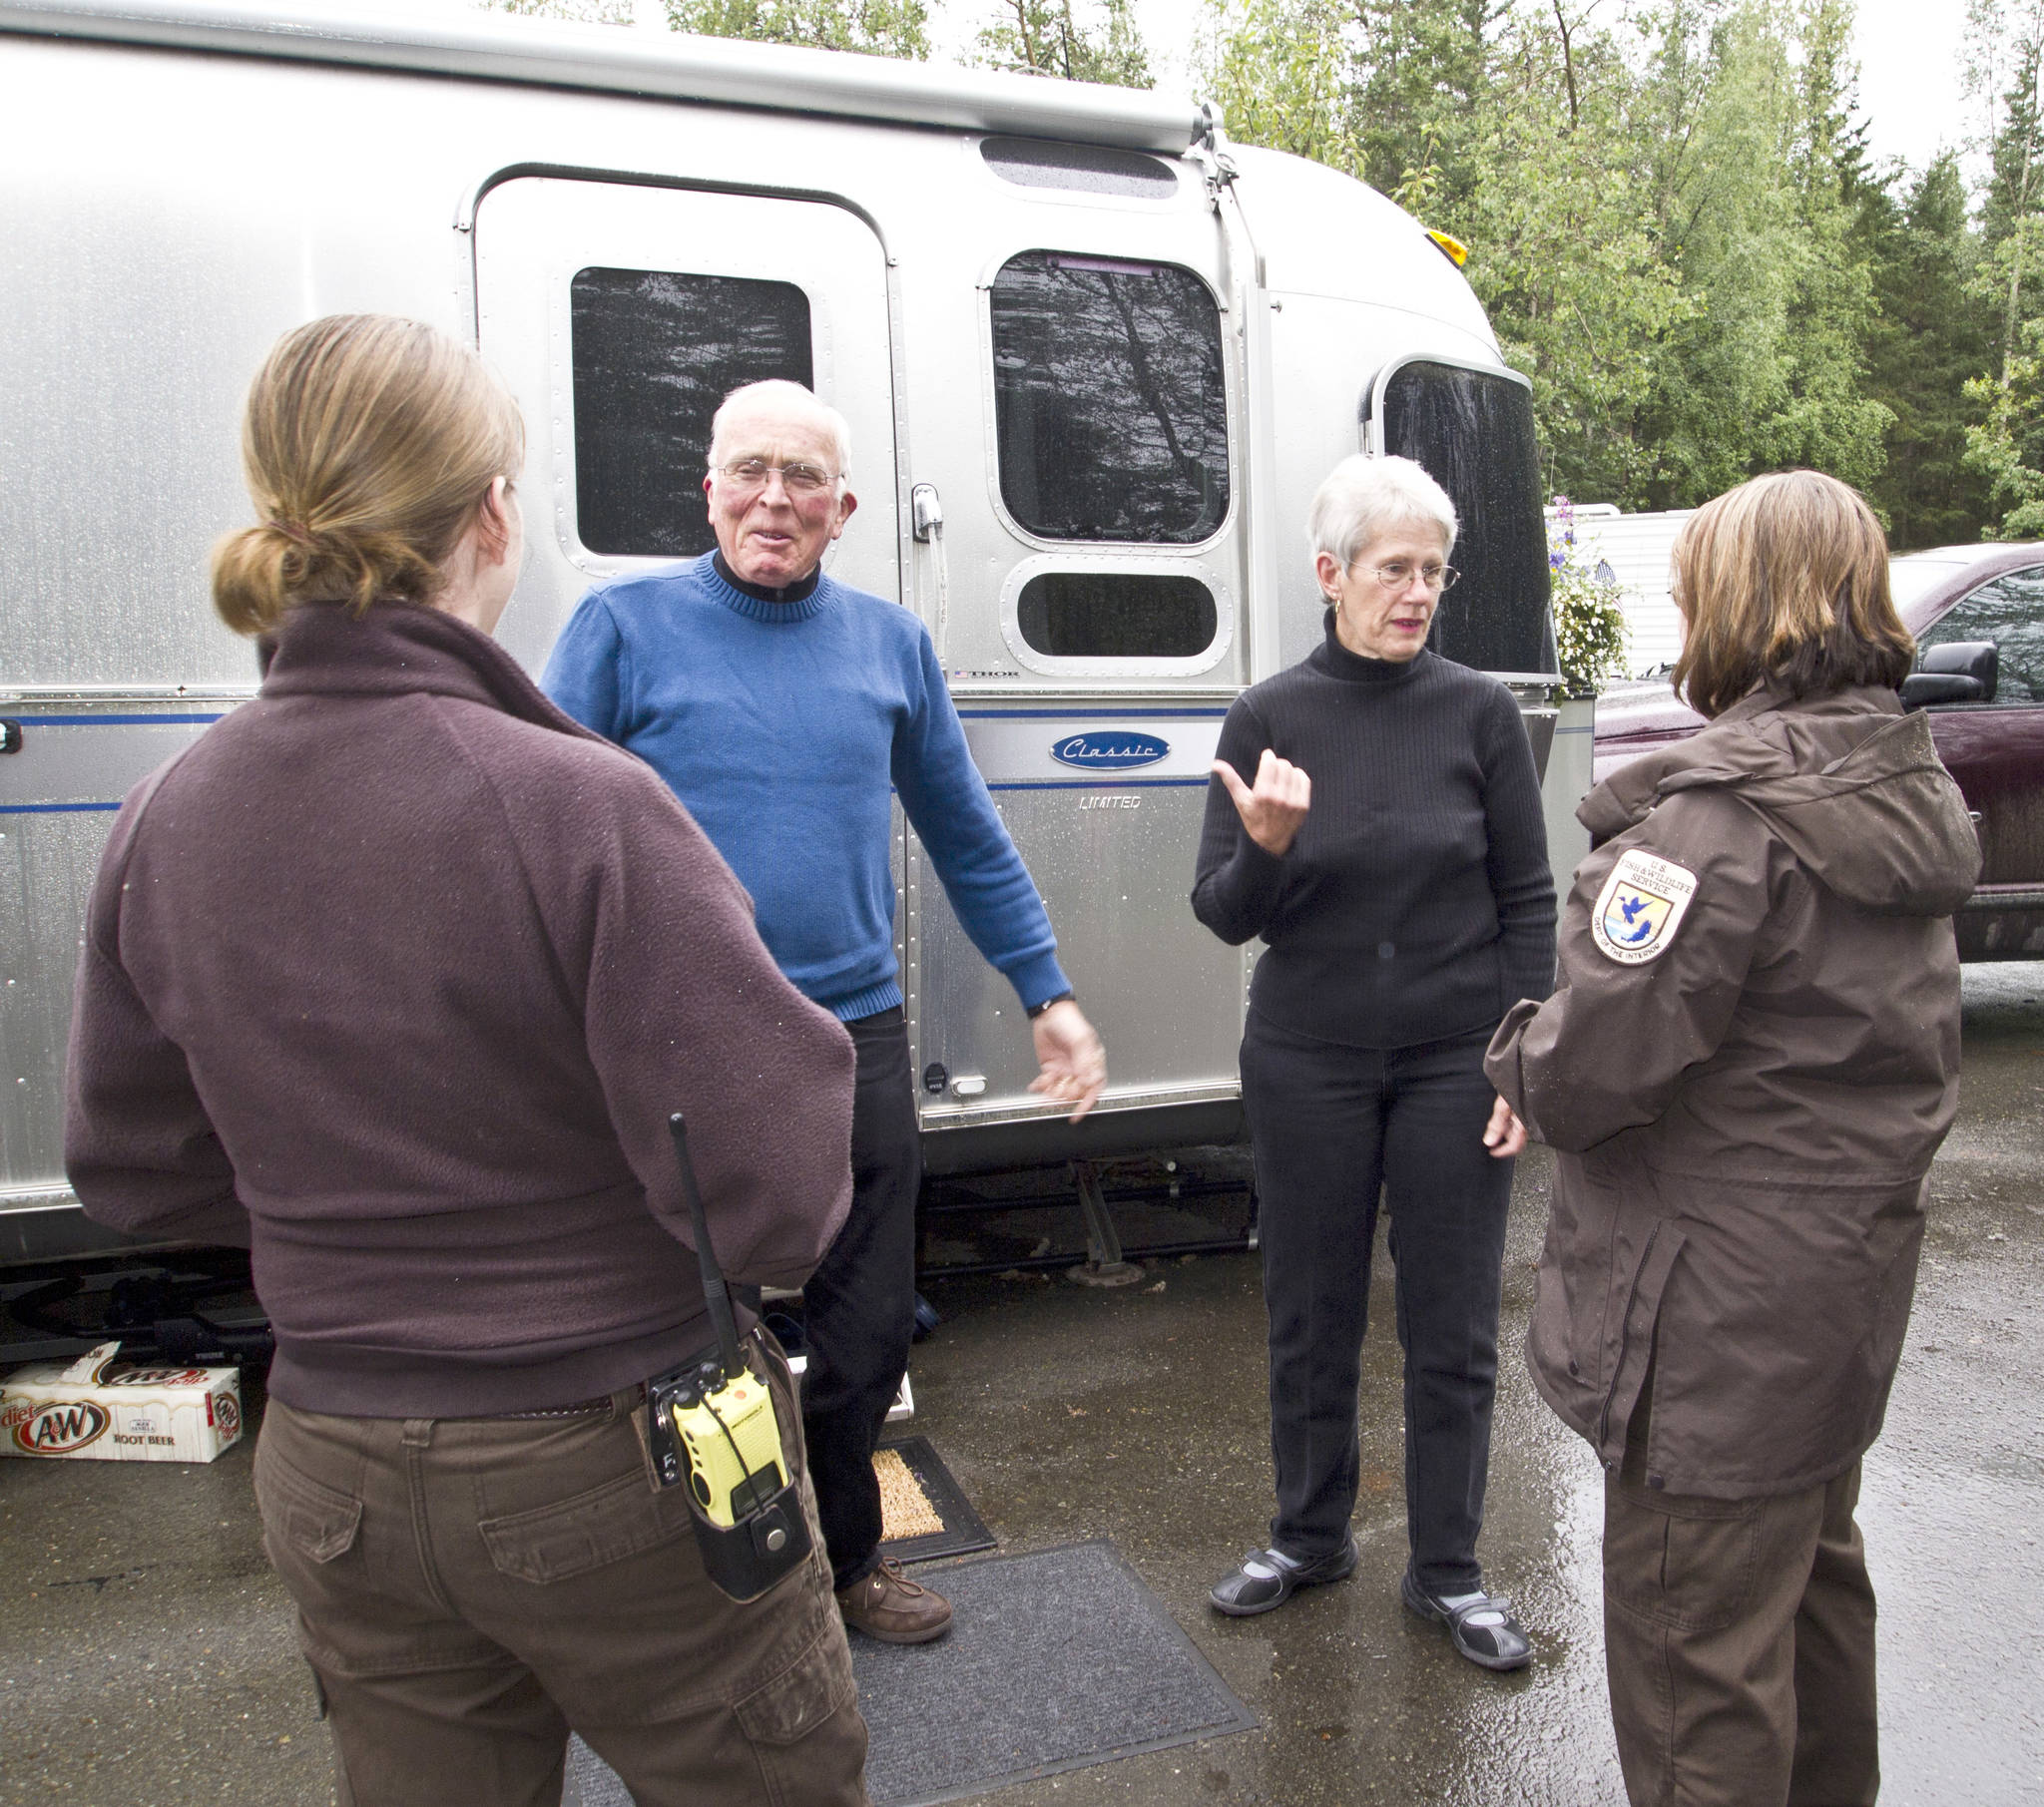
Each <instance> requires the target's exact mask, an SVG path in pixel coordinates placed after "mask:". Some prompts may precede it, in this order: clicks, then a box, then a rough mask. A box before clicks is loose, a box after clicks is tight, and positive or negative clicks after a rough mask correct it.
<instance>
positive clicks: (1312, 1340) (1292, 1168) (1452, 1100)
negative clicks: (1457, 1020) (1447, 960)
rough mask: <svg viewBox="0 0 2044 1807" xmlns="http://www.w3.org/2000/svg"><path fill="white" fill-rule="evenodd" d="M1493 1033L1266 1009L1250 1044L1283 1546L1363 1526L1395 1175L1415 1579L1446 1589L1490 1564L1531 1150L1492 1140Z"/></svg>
mask: <svg viewBox="0 0 2044 1807" xmlns="http://www.w3.org/2000/svg"><path fill="white" fill-rule="evenodd" d="M1488 1039H1489V1038H1488V1036H1487V1034H1478V1035H1472V1036H1464V1037H1460V1038H1457V1039H1455V1040H1453V1041H1447V1042H1430V1043H1425V1044H1422V1045H1421V1046H1419V1047H1415V1048H1399V1049H1388V1050H1385V1049H1365V1048H1344V1047H1340V1046H1337V1045H1335V1044H1333V1043H1328V1042H1318V1041H1314V1040H1312V1039H1310V1038H1308V1037H1304V1036H1297V1035H1292V1034H1290V1033H1288V1032H1286V1031H1284V1030H1282V1029H1279V1028H1278V1027H1276V1026H1275V1025H1273V1024H1271V1023H1268V1022H1266V1021H1265V1020H1264V1019H1263V1018H1261V1017H1259V1016H1257V1015H1256V1014H1255V1013H1254V1012H1252V1013H1251V1016H1250V1020H1249V1030H1248V1033H1247V1034H1246V1035H1245V1036H1244V1038H1243V1045H1242V1090H1243V1104H1244V1107H1245V1109H1246V1111H1247V1113H1248V1116H1249V1123H1250V1135H1251V1139H1252V1142H1253V1143H1254V1146H1255V1150H1256V1161H1257V1188H1258V1191H1259V1193H1260V1195H1261V1198H1262V1215H1261V1225H1262V1230H1261V1239H1262V1243H1263V1251H1264V1299H1265V1303H1266V1305H1267V1306H1268V1308H1269V1311H1270V1316H1271V1454H1272V1458H1273V1461H1274V1463H1275V1465H1276V1468H1277V1473H1278V1516H1277V1517H1276V1518H1275V1519H1274V1520H1273V1521H1272V1522H1271V1542H1272V1543H1273V1545H1275V1546H1276V1547H1277V1548H1278V1549H1279V1550H1281V1551H1283V1552H1284V1553H1285V1554H1286V1555H1287V1556H1295V1557H1299V1558H1301V1559H1303V1560H1307V1561H1310V1560H1313V1559H1316V1558H1320V1557H1325V1556H1330V1555H1332V1554H1333V1553H1334V1552H1336V1551H1338V1550H1339V1549H1340V1548H1341V1545H1342V1542H1343V1540H1344V1539H1346V1538H1347V1536H1348V1520H1349V1515H1350V1514H1351V1513H1352V1512H1353V1511H1354V1509H1355V1493H1356V1484H1357V1480H1358V1470H1359V1462H1358V1452H1357V1447H1356V1425H1355V1408H1356V1390H1357V1386H1358V1383H1359V1380H1360V1375H1361V1357H1362V1336H1363V1330H1364V1327H1365V1324H1366V1321H1367V1313H1368V1306H1369V1266H1370V1244H1371V1241H1372V1239H1373V1237H1374V1236H1375V1233H1376V1218H1377V1196H1378V1190H1379V1187H1381V1188H1382V1189H1383V1190H1384V1192H1385V1193H1386V1194H1387V1196H1388V1199H1389V1204H1390V1211H1391V1231H1390V1245H1391V1258H1392V1260H1393V1261H1394V1262H1395V1263H1396V1266H1397V1294H1396V1296H1397V1307H1398V1343H1399V1346H1400V1348H1402V1349H1403V1350H1404V1352H1405V1525H1406V1534H1407V1537H1408V1538H1409V1540H1410V1543H1411V1551H1412V1558H1411V1560H1412V1569H1413V1573H1414V1574H1415V1575H1416V1576H1417V1578H1418V1579H1419V1581H1420V1583H1421V1584H1422V1585H1424V1586H1426V1587H1428V1588H1431V1589H1432V1590H1433V1591H1435V1592H1442V1593H1454V1592H1464V1591H1468V1590H1470V1589H1472V1588H1474V1587H1476V1586H1478V1585H1479V1584H1480V1578H1481V1575H1482V1570H1481V1568H1480V1567H1479V1565H1478V1563H1477V1561H1476V1536H1477V1533H1478V1532H1479V1531H1480V1530H1481V1529H1482V1527H1483V1491H1484V1482H1485V1479H1486V1476H1487V1474H1488V1470H1489V1466H1490V1414H1491V1403H1492V1400H1493V1398H1494V1397H1495V1395H1496V1391H1497V1313H1498V1295H1499V1291H1500V1288H1501V1285H1502V1277H1503V1264H1504V1240H1505V1213H1506V1209H1507V1207H1508V1206H1509V1204H1510V1201H1511V1190H1512V1162H1511V1161H1509V1160H1494V1159H1492V1158H1491V1155H1490V1152H1489V1150H1488V1149H1486V1148H1485V1147H1484V1145H1483V1128H1484V1124H1485V1123H1486V1121H1487V1120H1488V1118H1489V1115H1490V1109H1491V1105H1492V1102H1493V1100H1494V1099H1495V1097H1496V1094H1495V1093H1494V1092H1493V1091H1492V1089H1491V1087H1490V1085H1489V1084H1488V1082H1487V1081H1486V1080H1485V1079H1484V1077H1483V1050H1484V1045H1485V1043H1486V1042H1487V1041H1488Z"/></svg>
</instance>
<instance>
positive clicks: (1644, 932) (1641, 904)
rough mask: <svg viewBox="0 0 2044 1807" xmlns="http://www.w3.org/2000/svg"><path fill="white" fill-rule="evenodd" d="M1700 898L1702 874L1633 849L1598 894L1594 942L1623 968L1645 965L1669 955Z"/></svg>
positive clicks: (1592, 924)
mask: <svg viewBox="0 0 2044 1807" xmlns="http://www.w3.org/2000/svg"><path fill="white" fill-rule="evenodd" d="M1696 894H1697V875H1696V874H1695V873H1694V872H1692V871H1691V870H1690V869H1689V868H1688V867H1687V866H1678V865H1676V864H1675V863H1674V862H1673V861H1672V860H1665V859H1661V858H1660V857H1658V856H1657V855H1655V854H1652V853H1644V852H1642V851H1641V850H1640V849H1639V848H1637V847H1634V848H1630V849H1628V850H1627V851H1626V852H1624V853H1622V854H1620V855H1619V859H1618V864H1617V865H1615V866H1613V867H1612V868H1611V876H1610V877H1609V878H1607V879H1606V880H1605V881H1604V889H1603V890H1602V891H1600V892H1598V894H1597V907H1596V908H1595V909H1593V910H1592V911H1591V912H1590V938H1591V939H1592V940H1593V941H1595V942H1596V943H1597V947H1598V950H1599V951H1600V952H1601V953H1603V954H1605V955H1607V956H1608V957H1609V958H1611V959H1613V960H1616V961H1617V962H1618V963H1619V964H1620V965H1621V966H1644V965H1645V964H1646V963H1647V962H1648V961H1649V960H1655V959H1658V958H1659V957H1660V956H1661V955H1662V954H1663V953H1665V952H1666V951H1667V949H1668V944H1669V943H1670V942H1671V941H1673V940H1674V939H1675V931H1676V930H1677V929H1678V928H1679V927H1681V925H1682V917H1683V912H1684V911H1686V910H1687V909H1688V908H1689V903H1690V899H1691V898H1693V897H1694V896H1696Z"/></svg>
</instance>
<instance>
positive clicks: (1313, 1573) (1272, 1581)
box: [1207, 1538, 1355, 1618]
mask: <svg viewBox="0 0 2044 1807" xmlns="http://www.w3.org/2000/svg"><path fill="white" fill-rule="evenodd" d="M1354 1573H1355V1540H1354V1539H1353V1538H1350V1539H1349V1540H1348V1541H1347V1542H1346V1543H1344V1544H1343V1545H1342V1546H1341V1548H1340V1549H1339V1550H1337V1551H1335V1552H1334V1554H1333V1555H1332V1556H1329V1557H1322V1558H1320V1560H1319V1561H1318V1562H1316V1563H1295V1562H1293V1561H1292V1560H1291V1559H1290V1558H1289V1557H1283V1556H1279V1555H1278V1552H1277V1551H1275V1550H1252V1551H1251V1552H1250V1553H1249V1555H1248V1556H1246V1557H1244V1558H1243V1560H1242V1561H1241V1563H1240V1564H1238V1565H1237V1566H1236V1567H1235V1568H1234V1569H1233V1570H1232V1571H1230V1572H1229V1574H1227V1575H1225V1576H1224V1577H1222V1579H1221V1580H1220V1581H1217V1582H1216V1583H1215V1584H1214V1590H1213V1592H1211V1593H1209V1594H1208V1595H1207V1597H1208V1599H1210V1600H1211V1601H1212V1602H1213V1603H1214V1610H1215V1611H1217V1612H1226V1613H1227V1614H1228V1616H1229V1617H1230V1618H1248V1617H1249V1616H1250V1615H1251V1614H1252V1613H1254V1612H1272V1611H1275V1610H1276V1609H1277V1608H1278V1607H1279V1606H1281V1605H1283V1604H1284V1602H1285V1601H1286V1600H1288V1599H1289V1598H1290V1597H1291V1595H1292V1592H1293V1590H1294V1589H1296V1588H1299V1587H1312V1586H1317V1585H1318V1584H1319V1583H1320V1582H1322V1581H1345V1580H1346V1579H1347V1578H1348V1577H1349V1576H1351V1575H1353V1574H1354Z"/></svg>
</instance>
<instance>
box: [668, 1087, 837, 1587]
mask: <svg viewBox="0 0 2044 1807" xmlns="http://www.w3.org/2000/svg"><path fill="white" fill-rule="evenodd" d="M667 1123H668V1129H669V1130H670V1132H671V1133H672V1134H673V1136H674V1141H675V1159H676V1160H677V1161H678V1162H679V1163H680V1166H681V1172H682V1195H683V1197H684V1198H685V1199H687V1201H688V1206H689V1221H690V1224H691V1226H692V1227H693V1228H694V1230H695V1232H696V1258H697V1260H698V1262H699V1263H700V1264H701V1266H702V1269H703V1297H704V1299H705V1301H706V1302H707V1303H708V1305H709V1307H710V1322H711V1324H712V1326H713V1327H714V1328H715V1330H716V1332H717V1343H716V1346H715V1347H714V1348H712V1349H709V1350H706V1351H705V1352H704V1353H703V1354H701V1355H699V1356H696V1357H694V1358H692V1359H691V1360H689V1361H686V1362H684V1363H682V1365H681V1366H680V1367H678V1368H672V1369H670V1370H669V1371H668V1372H667V1373H665V1374H662V1375H658V1376H656V1377H655V1378H654V1379H652V1380H650V1381H648V1382H647V1383H646V1398H647V1408H648V1418H649V1424H648V1442H649V1444H650V1446H651V1448H652V1452H653V1462H654V1467H655V1469H656V1470H657V1471H658V1473H659V1475H660V1480H661V1485H662V1486H663V1487H686V1488H687V1490H688V1495H689V1505H690V1508H691V1512H690V1518H691V1520H692V1521H693V1523H694V1525H695V1527H696V1543H697V1545H698V1546H699V1547H700V1548H701V1550H702V1552H703V1567H704V1570H705V1571H706V1572H707V1573H708V1575H709V1577H710V1579H711V1580H712V1581H714V1582H716V1583H717V1585H718V1586H719V1587H720V1588H722V1589H723V1591H724V1592H726V1593H728V1594H730V1595H731V1597H732V1598H733V1599H735V1600H750V1599H757V1598H759V1596H760V1595H761V1594H763V1593H765V1592H766V1591H767V1588H769V1587H771V1586H772V1585H773V1583H774V1582H775V1581H779V1580H780V1579H781V1577H783V1576H784V1575H786V1574H787V1573H788V1572H789V1571H790V1570H793V1569H795V1568H796V1567H798V1566H799V1565H800V1564H801V1563H802V1561H803V1560H804V1559H805V1558H806V1557H807V1556H808V1554H809V1550H810V1539H809V1523H808V1519H807V1518H806V1517H805V1516H804V1514H803V1512H802V1502H801V1492H800V1490H799V1489H798V1488H797V1487H796V1486H795V1485H794V1484H793V1482H791V1481H790V1480H789V1478H788V1476H789V1472H790V1470H789V1464H788V1461H787V1458H786V1456H785V1454H784V1452H783V1447H782V1444H781V1435H780V1421H779V1418H778V1416H777V1414H776V1413H775V1412H774V1409H773V1394H772V1390H771V1389H770V1388H769V1386H768V1385H767V1376H766V1373H765V1372H764V1368H763V1369H762V1370H759V1371H756V1370H755V1369H754V1368H753V1367H752V1366H750V1365H749V1364H748V1363H747V1361H746V1357H745V1351H744V1349H743V1348H742V1347H741V1346H740V1343H739V1332H738V1325H737V1323H736V1322H735V1321H734V1319H733V1317H732V1313H731V1292H730V1289H729V1288H728V1287H727V1286H726V1285H725V1282H724V1270H723V1268H721V1267H719V1266H718V1264H717V1251H716V1250H715V1249H714V1248H713V1247H712V1246H711V1242H710V1218H709V1213H708V1212H707V1211H706V1210H705V1209H704V1208H703V1193H702V1191H701V1189H700V1188H699V1187H698V1185H697V1183H696V1168H695V1163H694V1162H693V1161H691V1160H690V1158H689V1130H688V1126H687V1125H686V1124H685V1123H684V1122H683V1121H682V1117H681V1114H680V1113H679V1112H677V1113H676V1114H675V1115H674V1116H672V1117H670V1118H669V1119H668V1120H667Z"/></svg>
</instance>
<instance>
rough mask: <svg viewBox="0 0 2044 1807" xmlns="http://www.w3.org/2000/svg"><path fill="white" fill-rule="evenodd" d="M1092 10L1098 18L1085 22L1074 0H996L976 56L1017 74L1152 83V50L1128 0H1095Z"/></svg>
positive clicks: (1114, 83)
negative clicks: (1077, 11)
mask: <svg viewBox="0 0 2044 1807" xmlns="http://www.w3.org/2000/svg"><path fill="white" fill-rule="evenodd" d="M1095 10H1096V12H1097V14H1098V17H1097V19H1096V20H1095V22H1093V23H1090V24H1087V23H1082V22H1081V21H1080V19H1079V18H1078V17H1077V16H1076V15H1075V14H1074V12H1073V10H1072V0H998V4H997V6H996V9H995V11H994V14H993V17H992V19H991V20H990V21H989V23H988V24H987V25H986V26H985V27H984V28H983V29H982V30H981V32H980V34H979V60H980V61H981V62H982V63H984V64H986V65H988V66H989V67H991V68H994V69H1005V70H1009V71H1012V72H1013V73H1015V74H1017V75H1046V76H1057V77H1060V78H1062V79H1063V80H1065V81H1068V82H1105V83H1108V84H1110V85H1112V86H1115V87H1120V88H1148V87H1151V86H1152V85H1153V82H1154V80H1155V78H1154V77H1153V76H1152V75H1151V73H1150V53H1149V52H1148V51H1147V50H1146V49H1145V48H1144V46H1143V34H1142V33H1141V32H1140V31H1138V30H1137V29H1136V16H1135V11H1134V8H1133V5H1132V4H1131V0H1098V4H1097V7H1096V9H1095Z"/></svg>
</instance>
